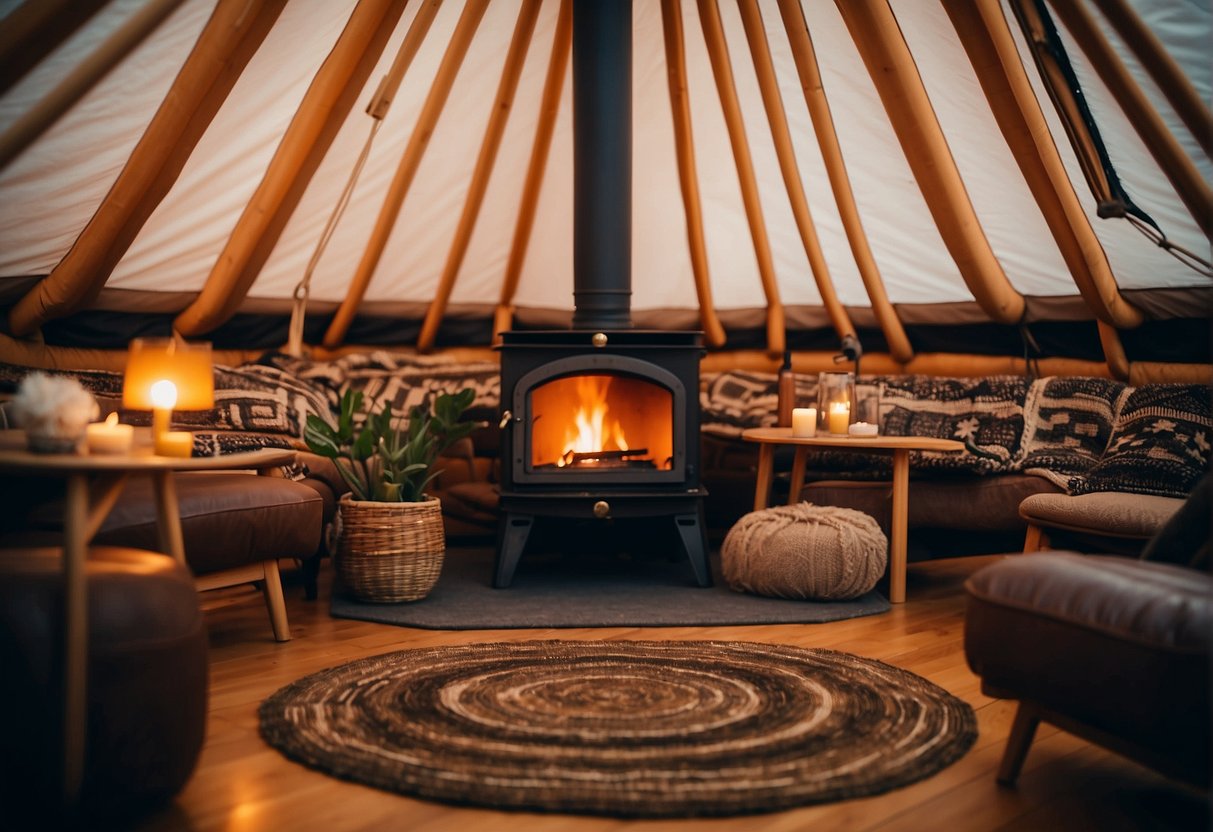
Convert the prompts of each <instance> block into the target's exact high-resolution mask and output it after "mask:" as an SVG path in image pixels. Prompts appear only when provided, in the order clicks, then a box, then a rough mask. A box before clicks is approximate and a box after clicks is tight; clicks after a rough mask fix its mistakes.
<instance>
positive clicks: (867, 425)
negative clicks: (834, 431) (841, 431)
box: [851, 422, 877, 436]
mask: <svg viewBox="0 0 1213 832" xmlns="http://www.w3.org/2000/svg"><path fill="white" fill-rule="evenodd" d="M876 433H877V430H876V426H875V425H873V424H872V423H871V422H856V423H855V424H853V425H851V436H875V435H876Z"/></svg>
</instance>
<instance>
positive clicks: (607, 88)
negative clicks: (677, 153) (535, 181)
mask: <svg viewBox="0 0 1213 832" xmlns="http://www.w3.org/2000/svg"><path fill="white" fill-rule="evenodd" d="M631 301H632V2H631V0H573V304H574V307H575V309H574V312H573V328H574V329H595V330H597V329H630V328H631V326H632V313H631Z"/></svg>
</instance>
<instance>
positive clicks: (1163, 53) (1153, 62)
mask: <svg viewBox="0 0 1213 832" xmlns="http://www.w3.org/2000/svg"><path fill="white" fill-rule="evenodd" d="M1095 5H1096V6H1097V7H1098V8H1099V10H1100V11H1101V12H1102V13H1103V16H1104V17H1105V18H1107V20H1108V22H1109V23H1111V24H1112V27H1113V28H1114V29H1116V32H1117V34H1119V35H1120V37H1121V38H1122V39H1123V40H1124V42H1125V43H1127V44H1128V45H1129V48H1130V49H1132V50H1133V54H1134V55H1136V56H1137V59H1138V60H1139V61H1141V64H1142V66H1144V67H1145V68H1146V71H1147V72H1149V73H1150V77H1151V78H1153V79H1154V83H1156V84H1158V88H1159V89H1160V90H1162V93H1163V95H1165V96H1166V97H1167V100H1168V101H1170V102H1171V106H1172V107H1174V108H1175V112H1176V114H1177V115H1178V116H1179V118H1180V120H1181V121H1183V123H1184V124H1185V125H1186V126H1187V128H1188V130H1190V131H1191V132H1192V136H1193V138H1195V139H1196V141H1197V142H1199V143H1200V146H1201V149H1202V150H1204V152H1205V154H1206V155H1210V156H1213V113H1210V111H1209V105H1208V104H1206V103H1205V102H1204V101H1202V100H1201V98H1200V93H1198V92H1197V91H1196V88H1195V87H1194V86H1192V82H1191V81H1190V80H1188V76H1186V75H1185V74H1184V71H1183V70H1182V69H1180V67H1179V64H1177V63H1176V62H1175V59H1174V58H1172V57H1171V56H1170V55H1168V54H1167V50H1166V49H1165V48H1164V47H1163V45H1162V43H1161V42H1160V41H1159V40H1158V38H1157V37H1156V36H1155V35H1154V33H1153V32H1151V31H1150V30H1149V29H1148V28H1147V27H1146V26H1145V24H1143V23H1142V21H1141V18H1140V17H1138V16H1137V14H1136V13H1135V12H1134V11H1133V9H1132V8H1130V7H1129V4H1128V3H1126V2H1125V0H1095Z"/></svg>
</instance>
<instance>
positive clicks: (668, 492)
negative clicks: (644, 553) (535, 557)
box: [493, 0, 711, 587]
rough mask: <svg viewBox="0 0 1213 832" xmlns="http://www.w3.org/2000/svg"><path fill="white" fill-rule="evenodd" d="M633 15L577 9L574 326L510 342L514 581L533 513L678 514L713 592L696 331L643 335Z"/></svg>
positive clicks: (616, 5)
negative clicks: (636, 322)
mask: <svg viewBox="0 0 1213 832" xmlns="http://www.w3.org/2000/svg"><path fill="white" fill-rule="evenodd" d="M631 104H632V7H631V2H630V0H613V2H610V3H602V2H594V1H593V0H578V2H575V3H574V4H573V300H574V307H575V311H574V314H573V328H572V329H571V330H568V331H563V330H562V331H552V330H545V331H530V332H527V331H519V332H504V333H502V334H501V336H502V343H501V346H500V350H501V402H502V405H501V406H502V422H501V425H502V428H503V431H502V452H503V455H502V463H503V464H502V482H501V509H502V512H503V518H502V525H501V532H500V534H499V536H498V544H497V565H496V568H495V570H494V576H493V584H494V586H499V587H504V586H509V584H510V581H511V580H512V579H513V575H514V569H515V567H516V566H517V565H518V559H519V557H520V556H521V555H522V549H523V547H524V546H525V545H526V541H527V538H528V536H529V535H530V532H531V528H532V526H533V525H534V523H535V520H536V518H540V517H571V518H578V517H582V518H587V519H589V518H596V519H598V520H602V521H606V520H608V519H611V518H620V519H631V518H643V517H669V518H671V519H672V522H673V523H674V525H675V527H676V528H677V530H678V534H679V539H680V540H681V541H682V546H683V549H684V550H685V551H686V554H687V557H688V558H689V559H690V562H691V566H692V568H693V570H694V573H695V578H696V580H697V581H698V582H699V584H700V585H701V586H708V585H710V584H711V572H709V570H708V556H707V540H706V535H705V532H704V520H703V498H704V496H706V493H707V492H706V491H705V490H704V488H703V487H702V486H701V485H700V483H699V360H700V358H701V357H702V354H703V346H702V336H701V334H700V333H698V332H664V331H643V330H633V329H632V320H631V291H632V290H631V285H632V283H631V281H632V276H631V254H632V241H631V223H632V212H631V208H632V205H631V203H632V161H631V160H632V157H631V153H632V113H631Z"/></svg>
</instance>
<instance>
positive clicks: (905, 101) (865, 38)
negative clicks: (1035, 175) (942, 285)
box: [835, 0, 1024, 323]
mask: <svg viewBox="0 0 1213 832" xmlns="http://www.w3.org/2000/svg"><path fill="white" fill-rule="evenodd" d="M835 5H836V6H837V7H838V10H839V11H840V12H841V13H842V18H843V21H844V22H845V23H846V25H847V28H848V29H849V30H850V32H851V38H852V40H854V41H855V45H856V47H857V48H858V50H859V54H860V56H861V57H862V58H863V62H864V65H865V66H866V67H867V68H868V74H869V75H870V76H871V77H872V82H873V84H874V85H875V86H876V91H877V93H878V94H879V95H880V99H881V101H882V102H883V104H884V109H885V112H886V113H887V114H888V117H889V123H890V125H891V126H892V127H893V130H894V132H895V133H896V134H897V139H898V141H899V142H900V144H901V148H902V152H903V153H904V154H905V157H906V161H907V162H908V163H909V165H910V170H911V171H912V172H913V174H914V178H915V179H916V180H917V182H918V187H919V189H920V190H921V191H922V195H923V197H924V199H925V200H926V203H927V208H928V210H930V212H931V216H932V217H933V218H934V220H935V225H936V227H937V228H938V229H939V234H940V236H941V237H942V238H943V242H944V245H945V246H946V247H947V249H948V252H949V253H950V254H951V255H952V259H953V260H954V261H955V262H956V266H957V268H958V269H959V270H960V275H961V277H962V278H963V279H964V282H965V285H967V286H968V287H969V291H970V292H972V293H973V297H974V299H975V300H976V301H977V303H978V304H979V305H980V306H981V308H982V309H983V310H984V311H985V313H986V314H987V315H989V316H990V317H991V318H992V319H993V320H995V321H997V322H999V323H1017V322H1018V321H1019V320H1020V319H1021V318H1022V317H1023V313H1024V299H1023V296H1022V295H1020V294H1019V293H1018V292H1017V291H1015V289H1014V288H1013V287H1012V286H1011V284H1010V282H1009V281H1008V280H1007V276H1006V274H1004V273H1003V270H1002V266H1000V265H999V263H998V260H997V258H995V256H994V252H993V250H992V249H991V248H990V242H989V240H987V239H986V236H985V233H984V232H983V231H982V229H981V223H980V222H979V221H978V219H977V214H976V212H975V211H974V210H973V205H972V203H971V202H970V201H969V196H968V193H967V192H966V191H965V186H964V182H963V181H962V180H961V178H960V171H959V170H958V169H957V167H956V161H955V159H953V158H952V152H951V150H950V149H949V148H948V143H947V140H946V139H945V138H944V134H943V129H942V128H941V127H940V126H939V120H938V119H937V118H936V116H935V111H934V109H933V108H932V107H931V102H930V99H929V98H928V97H927V92H926V88H925V87H924V85H923V82H922V77H921V76H920V75H919V74H918V68H917V67H916V66H915V64H914V58H913V56H912V55H911V54H910V48H909V46H907V45H906V42H905V39H904V37H903V36H902V34H901V30H900V28H899V27H898V25H897V19H896V18H895V17H894V16H893V10H892V9H891V8H890V7H889V3H888V0H835Z"/></svg>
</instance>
